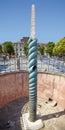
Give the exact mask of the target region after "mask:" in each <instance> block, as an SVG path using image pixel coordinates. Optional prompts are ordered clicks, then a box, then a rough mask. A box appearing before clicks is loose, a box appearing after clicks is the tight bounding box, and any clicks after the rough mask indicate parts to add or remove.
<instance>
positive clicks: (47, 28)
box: [0, 0, 65, 43]
mask: <svg viewBox="0 0 65 130" xmlns="http://www.w3.org/2000/svg"><path fill="white" fill-rule="evenodd" d="M32 4H35V6H36V37H37V39H38V42H44V43H47V42H49V41H53V42H57V41H58V40H59V39H60V38H62V37H65V0H0V43H3V42H5V41H12V42H16V41H19V40H20V39H21V38H22V37H23V36H30V26H31V25H30V22H31V6H32Z"/></svg>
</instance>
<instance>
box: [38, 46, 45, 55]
mask: <svg viewBox="0 0 65 130" xmlns="http://www.w3.org/2000/svg"><path fill="white" fill-rule="evenodd" d="M44 49H45V48H44V45H41V44H40V45H39V46H38V51H39V52H40V54H41V55H44Z"/></svg>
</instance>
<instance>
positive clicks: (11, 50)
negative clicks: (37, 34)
mask: <svg viewBox="0 0 65 130" xmlns="http://www.w3.org/2000/svg"><path fill="white" fill-rule="evenodd" d="M4 53H6V54H7V53H8V54H9V55H11V54H14V46H13V43H12V42H5V43H4Z"/></svg>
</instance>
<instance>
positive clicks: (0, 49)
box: [0, 45, 3, 54]
mask: <svg viewBox="0 0 65 130" xmlns="http://www.w3.org/2000/svg"><path fill="white" fill-rule="evenodd" d="M2 53H3V51H2V46H1V45H0V54H2Z"/></svg>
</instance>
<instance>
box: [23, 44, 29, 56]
mask: <svg viewBox="0 0 65 130" xmlns="http://www.w3.org/2000/svg"><path fill="white" fill-rule="evenodd" d="M23 52H24V54H25V55H26V56H27V55H28V43H25V45H24V50H23Z"/></svg>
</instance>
